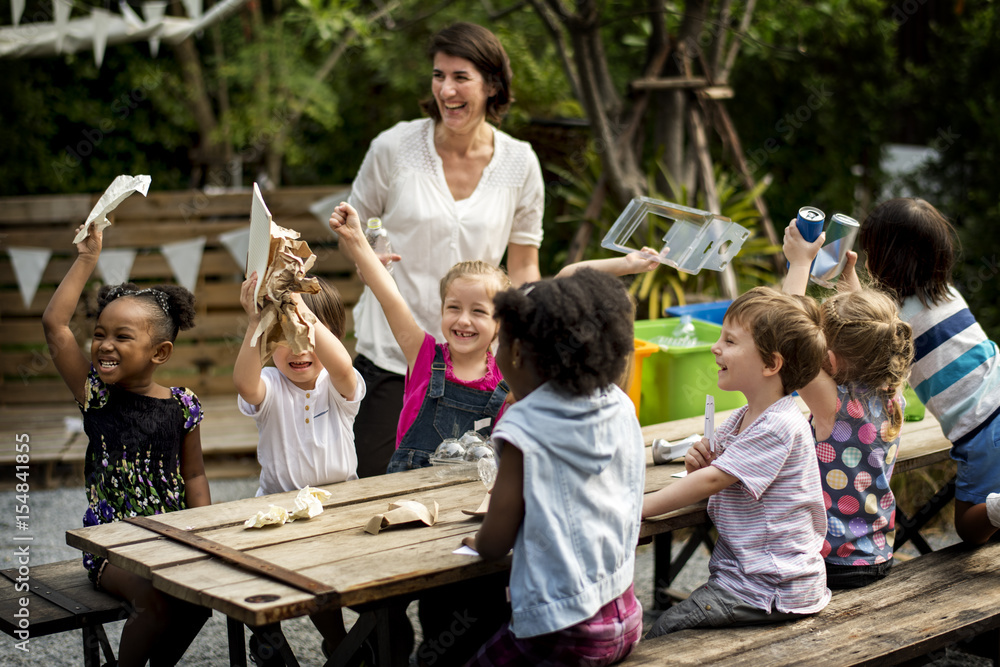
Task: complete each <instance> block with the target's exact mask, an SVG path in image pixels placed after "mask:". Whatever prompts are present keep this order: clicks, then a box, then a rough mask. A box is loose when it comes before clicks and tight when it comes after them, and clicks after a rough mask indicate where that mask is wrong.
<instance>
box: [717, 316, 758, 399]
mask: <svg viewBox="0 0 1000 667" xmlns="http://www.w3.org/2000/svg"><path fill="white" fill-rule="evenodd" d="M712 354H714V355H715V363H716V364H718V365H719V389H723V390H725V391H741V392H744V393H746V392H747V391H753V390H754V388H755V387H758V386H759V385H760V382H761V380H762V378H763V377H764V368H765V367H764V361H763V360H762V359H761V358H760V352H758V351H757V346H756V345H755V344H754V342H753V337H752V336H751V335H750V332H749V331H747V330H746V329H744V328H743V327H742V326H741V325H740V324H739V323H738V322H736V321H734V320H731V319H727V320H725V322H724V324H723V325H722V333H721V334H720V335H719V340H717V341H716V342H715V344H714V345H712Z"/></svg>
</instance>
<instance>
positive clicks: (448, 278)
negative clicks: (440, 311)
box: [441, 259, 510, 303]
mask: <svg viewBox="0 0 1000 667" xmlns="http://www.w3.org/2000/svg"><path fill="white" fill-rule="evenodd" d="M476 277H482V278H483V282H485V283H487V288H486V291H487V293H488V294H489V296H490V298H491V299H492V298H493V297H494V295H496V294H497V292H502V291H504V290H505V289H507V288H508V287H510V278H508V277H507V272H506V271H504V270H503V269H501V268H500V267H498V266H493V265H492V264H488V263H486V262H482V261H480V260H478V259H477V260H472V261H468V262H459V263H458V264H456V265H455V266H453V267H451V268H450V269H448V273H446V274H444V278H442V279H441V301H442V303H443V302H444V299H445V295H446V294H447V293H448V288H449V287H451V284H452V283H453V282H455V281H456V280H458V279H459V278H476ZM490 282H492V285H490V284H489V283H490Z"/></svg>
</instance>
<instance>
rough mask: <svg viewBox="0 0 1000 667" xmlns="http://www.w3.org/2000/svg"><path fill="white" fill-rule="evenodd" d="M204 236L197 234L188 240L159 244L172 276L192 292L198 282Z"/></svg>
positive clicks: (203, 248)
mask: <svg viewBox="0 0 1000 667" xmlns="http://www.w3.org/2000/svg"><path fill="white" fill-rule="evenodd" d="M205 240H206V239H205V237H204V236H199V237H198V238H196V239H192V240H190V241H179V242H178V243H167V244H164V245H162V246H160V251H161V252H163V255H164V256H165V257H166V258H167V264H169V265H170V270H171V271H173V272H174V278H176V279H177V282H178V283H179V284H180V285H181V286H182V287H186V288H187V289H188V290H189V291H191V292H194V288H195V286H196V285H197V284H198V272H199V270H200V269H201V255H202V253H203V252H204V250H205Z"/></svg>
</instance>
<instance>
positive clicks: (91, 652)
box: [82, 625, 117, 667]
mask: <svg viewBox="0 0 1000 667" xmlns="http://www.w3.org/2000/svg"><path fill="white" fill-rule="evenodd" d="M82 634H83V665H84V667H101V650H102V649H103V651H104V660H105V662H106V663H107V664H109V665H114V664H117V663H116V662H115V652H114V650H112V648H111V642H110V641H108V634H107V633H106V632H105V631H104V626H103V625H94V626H89V627H86V628H83V631H82Z"/></svg>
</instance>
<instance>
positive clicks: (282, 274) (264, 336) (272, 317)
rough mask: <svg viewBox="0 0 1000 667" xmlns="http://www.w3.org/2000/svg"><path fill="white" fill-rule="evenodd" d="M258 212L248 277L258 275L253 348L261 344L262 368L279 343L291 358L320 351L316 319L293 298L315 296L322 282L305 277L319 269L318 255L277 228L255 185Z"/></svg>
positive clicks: (292, 233)
mask: <svg viewBox="0 0 1000 667" xmlns="http://www.w3.org/2000/svg"><path fill="white" fill-rule="evenodd" d="M254 209H255V210H254V214H253V217H254V219H253V220H251V224H250V250H249V256H248V258H247V277H249V276H250V275H252V274H253V272H254V271H256V272H257V294H256V297H257V298H256V302H255V303H256V305H257V309H258V310H259V311H260V324H258V325H257V329H256V331H254V334H253V337H252V338H251V339H250V346H251V347H254V346H256V345H257V344H258V341H259V342H260V348H259V349H260V363H261V365H264V364H266V363H267V361H268V359H270V358H271V355H272V354H274V349H275V348H276V347H277V346H278V344H279V343H286V344H287V345H288V347H289V348H290V349H291V353H292V354H302V353H303V352H309V351H311V350H312V349H313V347H314V346H315V345H316V316H315V315H313V313H312V312H311V311H310V310H309V309H308V308H303V309H301V310H299V308H298V305H297V304H296V302H295V299H294V298H293V296H292V294H293V293H295V292H299V293H306V294H316V293H317V292H319V282H318V281H317V280H316V279H315V278H310V277H307V275H306V274H308V273H309V269H311V268H312V266H313V264H315V263H316V255H314V254H313V253H312V251H311V250H310V249H309V244H308V243H306V242H305V241H300V240H298V239H299V233H298V232H296V231H294V230H291V229H285V228H284V227H280V226H278V225H276V224H274V222H273V221H272V220H271V214H270V213H267V207H266V206H264V200H263V199H262V198H261V197H260V190H259V189H257V187H256V183H255V184H254ZM261 209H263V213H262V212H261ZM264 248H266V249H267V252H266V254H265V252H264V250H263V249H264ZM262 258H263V259H262ZM262 266H263V267H265V268H263V269H262V268H261V267H262Z"/></svg>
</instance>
